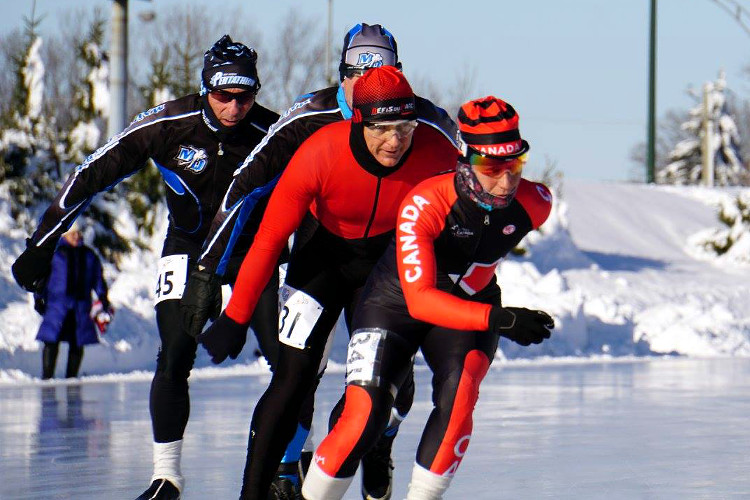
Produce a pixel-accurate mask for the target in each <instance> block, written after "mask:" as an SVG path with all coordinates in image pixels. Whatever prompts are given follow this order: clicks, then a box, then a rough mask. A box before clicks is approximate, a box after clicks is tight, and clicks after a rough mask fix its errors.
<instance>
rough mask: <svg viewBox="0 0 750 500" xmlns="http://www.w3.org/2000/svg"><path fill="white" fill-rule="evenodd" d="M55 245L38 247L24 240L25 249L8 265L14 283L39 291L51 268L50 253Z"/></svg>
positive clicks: (53, 251) (32, 290)
mask: <svg viewBox="0 0 750 500" xmlns="http://www.w3.org/2000/svg"><path fill="white" fill-rule="evenodd" d="M54 253H55V247H54V246H52V247H50V246H49V245H47V246H41V247H38V246H36V245H34V244H33V243H32V242H31V239H30V238H29V239H27V240H26V250H24V251H23V253H21V255H19V256H18V258H17V259H16V261H15V262H14V263H13V265H12V266H11V267H10V269H11V271H12V272H13V277H14V278H15V279H16V283H18V284H19V285H21V287H23V288H24V289H26V290H28V291H29V292H41V291H42V289H44V284H45V282H46V281H47V278H48V277H49V273H50V270H51V269H52V255H54Z"/></svg>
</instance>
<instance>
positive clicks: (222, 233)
mask: <svg viewBox="0 0 750 500" xmlns="http://www.w3.org/2000/svg"><path fill="white" fill-rule="evenodd" d="M379 66H393V67H395V68H398V69H401V62H400V61H399V57H398V45H397V43H396V39H395V38H394V36H393V35H392V34H391V33H390V32H389V31H388V30H387V29H386V28H385V27H383V26H381V25H379V24H366V23H359V24H357V25H355V26H353V27H352V28H351V29H350V30H349V31H348V32H347V33H346V35H345V36H344V40H343V47H342V50H341V58H340V65H339V78H340V84H338V85H334V86H330V87H327V88H324V89H320V90H316V91H314V92H309V93H306V94H303V95H301V96H299V97H298V98H297V99H296V100H295V102H294V103H293V104H292V105H291V106H290V108H289V109H288V110H287V111H286V112H284V113H283V115H282V116H281V118H280V119H279V121H278V122H276V123H275V124H274V125H273V127H271V130H270V131H269V132H268V135H266V137H265V138H264V139H263V140H262V141H261V142H260V144H258V146H257V147H256V148H254V149H253V150H252V152H251V154H249V155H248V156H247V158H246V159H245V161H244V162H243V163H242V165H241V166H240V167H239V168H238V169H237V171H236V172H235V175H234V179H233V181H232V183H231V184H230V186H229V189H228V190H227V192H226V195H225V196H224V198H223V201H222V202H221V204H220V207H219V210H218V211H217V213H216V216H215V217H214V220H213V222H212V224H211V230H210V231H209V233H208V236H207V237H206V240H205V243H204V245H203V250H202V251H201V255H200V258H199V259H198V265H197V266H196V268H195V269H194V270H193V271H192V272H191V274H190V276H189V278H188V283H187V286H186V287H185V293H184V295H183V298H182V300H181V304H180V309H181V311H182V317H183V323H184V325H185V328H186V329H187V330H188V331H189V332H191V334H192V335H198V334H199V333H200V332H201V331H202V330H203V328H204V326H205V324H206V322H207V320H208V315H209V312H210V311H211V310H212V307H213V304H214V303H215V299H214V298H215V296H216V295H217V294H218V292H219V289H220V286H219V283H220V276H222V275H224V274H225V273H226V263H227V262H228V260H227V259H228V257H229V256H230V255H232V254H233V247H234V245H235V239H236V236H237V235H238V234H241V233H246V232H248V229H249V227H250V228H257V227H258V223H259V222H260V220H261V219H262V217H263V212H264V210H265V207H266V206H267V203H268V199H269V196H270V193H271V192H272V190H273V189H274V187H275V186H276V184H277V182H278V180H279V178H280V176H281V174H282V173H283V172H284V170H285V169H286V167H287V165H288V164H289V161H290V160H291V158H292V156H293V155H294V153H295V152H296V151H297V149H298V148H299V147H300V146H301V145H302V143H303V142H305V141H306V140H307V139H308V138H309V137H310V136H311V135H313V134H314V133H315V132H316V131H318V130H319V129H321V128H322V127H324V126H326V125H328V124H331V123H335V122H339V121H343V120H348V119H350V118H351V116H352V93H353V88H354V84H355V83H356V82H357V80H358V79H359V78H360V77H361V76H362V75H363V74H364V72H365V71H366V70H367V69H369V68H374V67H379ZM414 102H415V106H416V114H417V117H416V120H417V122H418V123H419V127H420V128H428V127H429V128H432V129H434V130H435V131H436V132H438V133H440V134H442V135H443V136H444V137H445V139H446V140H449V141H452V142H454V144H456V143H455V141H456V136H457V132H458V130H457V128H456V125H455V123H454V122H453V120H452V119H451V118H450V117H449V115H448V113H447V112H446V111H445V110H443V109H442V108H440V107H438V106H436V105H435V104H434V103H432V102H431V101H429V100H428V99H426V98H424V97H421V96H418V95H415V96H414ZM256 221H257V223H256ZM243 226H244V230H243ZM251 232H252V233H253V234H254V232H255V231H251ZM235 253H236V252H235ZM285 258H286V257H285V256H282V259H285ZM269 288H270V287H269ZM344 314H345V316H346V318H347V323H349V320H350V318H351V311H350V310H348V309H347V310H345V312H344ZM273 326H274V330H276V326H277V322H274V325H273ZM276 333H278V332H277V331H276ZM277 344H278V342H277V343H276V345H277ZM274 347H275V345H274ZM274 354H275V352H274ZM272 358H273V359H275V356H272ZM271 369H272V370H273V369H274V364H273V363H271ZM409 380H411V379H409ZM410 388H411V389H413V384H411V383H410V382H408V381H407V382H406V383H405V384H404V387H403V388H402V390H401V392H399V397H398V398H397V400H396V404H395V406H394V411H396V412H399V414H400V415H406V413H407V412H408V410H409V409H410V407H411V403H412V396H411V394H412V392H413V391H412V392H410ZM313 410H314V401H313V398H312V397H310V398H308V401H307V402H306V403H305V405H304V408H303V411H302V415H300V420H299V426H298V428H297V432H296V433H295V435H294V438H293V439H292V441H291V442H290V443H289V446H288V447H287V451H286V453H285V454H284V457H283V458H282V463H281V465H280V467H279V477H278V478H277V479H275V480H274V482H275V483H276V482H279V483H283V482H284V480H285V478H286V479H288V480H289V481H292V482H295V483H296V482H298V478H297V476H296V473H295V472H294V471H296V470H297V468H298V465H299V469H300V472H304V471H305V470H306V466H305V464H306V463H309V460H310V459H311V458H312V451H313V449H314V446H313V443H312V435H311V434H312V432H311V424H312V415H313ZM395 430H396V428H394V429H389V431H388V434H389V436H388V439H384V441H383V443H380V445H379V446H378V452H379V453H377V454H373V455H369V454H368V456H366V457H365V458H364V459H363V463H362V482H363V488H366V489H367V490H368V492H369V493H372V495H371V496H373V497H374V498H381V497H382V496H383V495H382V494H381V492H382V491H385V490H387V489H388V487H389V485H390V480H389V476H390V468H389V463H388V459H389V457H388V456H386V455H388V453H387V450H386V448H387V447H388V446H389V444H390V442H392V440H393V439H392V438H393V435H392V433H393V431H395ZM303 445H304V450H305V451H304V452H302V450H303ZM381 445H382V446H381ZM300 457H301V460H300ZM371 458H372V460H371ZM383 458H384V459H385V460H383ZM298 461H299V464H298ZM384 473H385V477H384ZM274 487H275V486H274ZM279 487H280V488H284V487H285V486H284V485H283V484H280V485H279Z"/></svg>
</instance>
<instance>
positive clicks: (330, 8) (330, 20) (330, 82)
mask: <svg viewBox="0 0 750 500" xmlns="http://www.w3.org/2000/svg"><path fill="white" fill-rule="evenodd" d="M332 33H333V0H328V31H327V33H326V70H325V79H326V85H333V84H334V83H335V82H334V79H333V73H332V72H331V62H332V61H331V36H332Z"/></svg>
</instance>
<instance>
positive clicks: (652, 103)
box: [646, 0, 656, 184]
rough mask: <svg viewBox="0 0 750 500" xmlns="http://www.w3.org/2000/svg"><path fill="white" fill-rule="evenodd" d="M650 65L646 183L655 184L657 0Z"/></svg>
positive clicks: (654, 5)
mask: <svg viewBox="0 0 750 500" xmlns="http://www.w3.org/2000/svg"><path fill="white" fill-rule="evenodd" d="M648 63H649V65H648V131H647V140H646V182H648V183H649V184H653V183H654V182H655V181H656V0H651V36H650V41H649V58H648Z"/></svg>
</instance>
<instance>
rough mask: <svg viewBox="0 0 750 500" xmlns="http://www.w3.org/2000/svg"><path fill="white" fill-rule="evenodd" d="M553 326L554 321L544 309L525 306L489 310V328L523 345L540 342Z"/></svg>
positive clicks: (546, 336) (548, 334)
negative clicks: (532, 308)
mask: <svg viewBox="0 0 750 500" xmlns="http://www.w3.org/2000/svg"><path fill="white" fill-rule="evenodd" d="M554 327H555V321H554V320H553V319H552V318H551V317H550V315H549V314H547V313H546V312H544V311H538V310H531V309H526V308H525V307H493V308H492V310H491V311H490V328H489V330H490V331H492V332H496V333H498V334H499V335H500V336H502V337H505V338H508V339H510V340H512V341H513V342H517V343H519V344H521V345H523V346H527V345H530V344H541V343H542V341H544V339H548V338H549V337H550V334H551V332H550V330H551V329H552V328H554Z"/></svg>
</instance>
